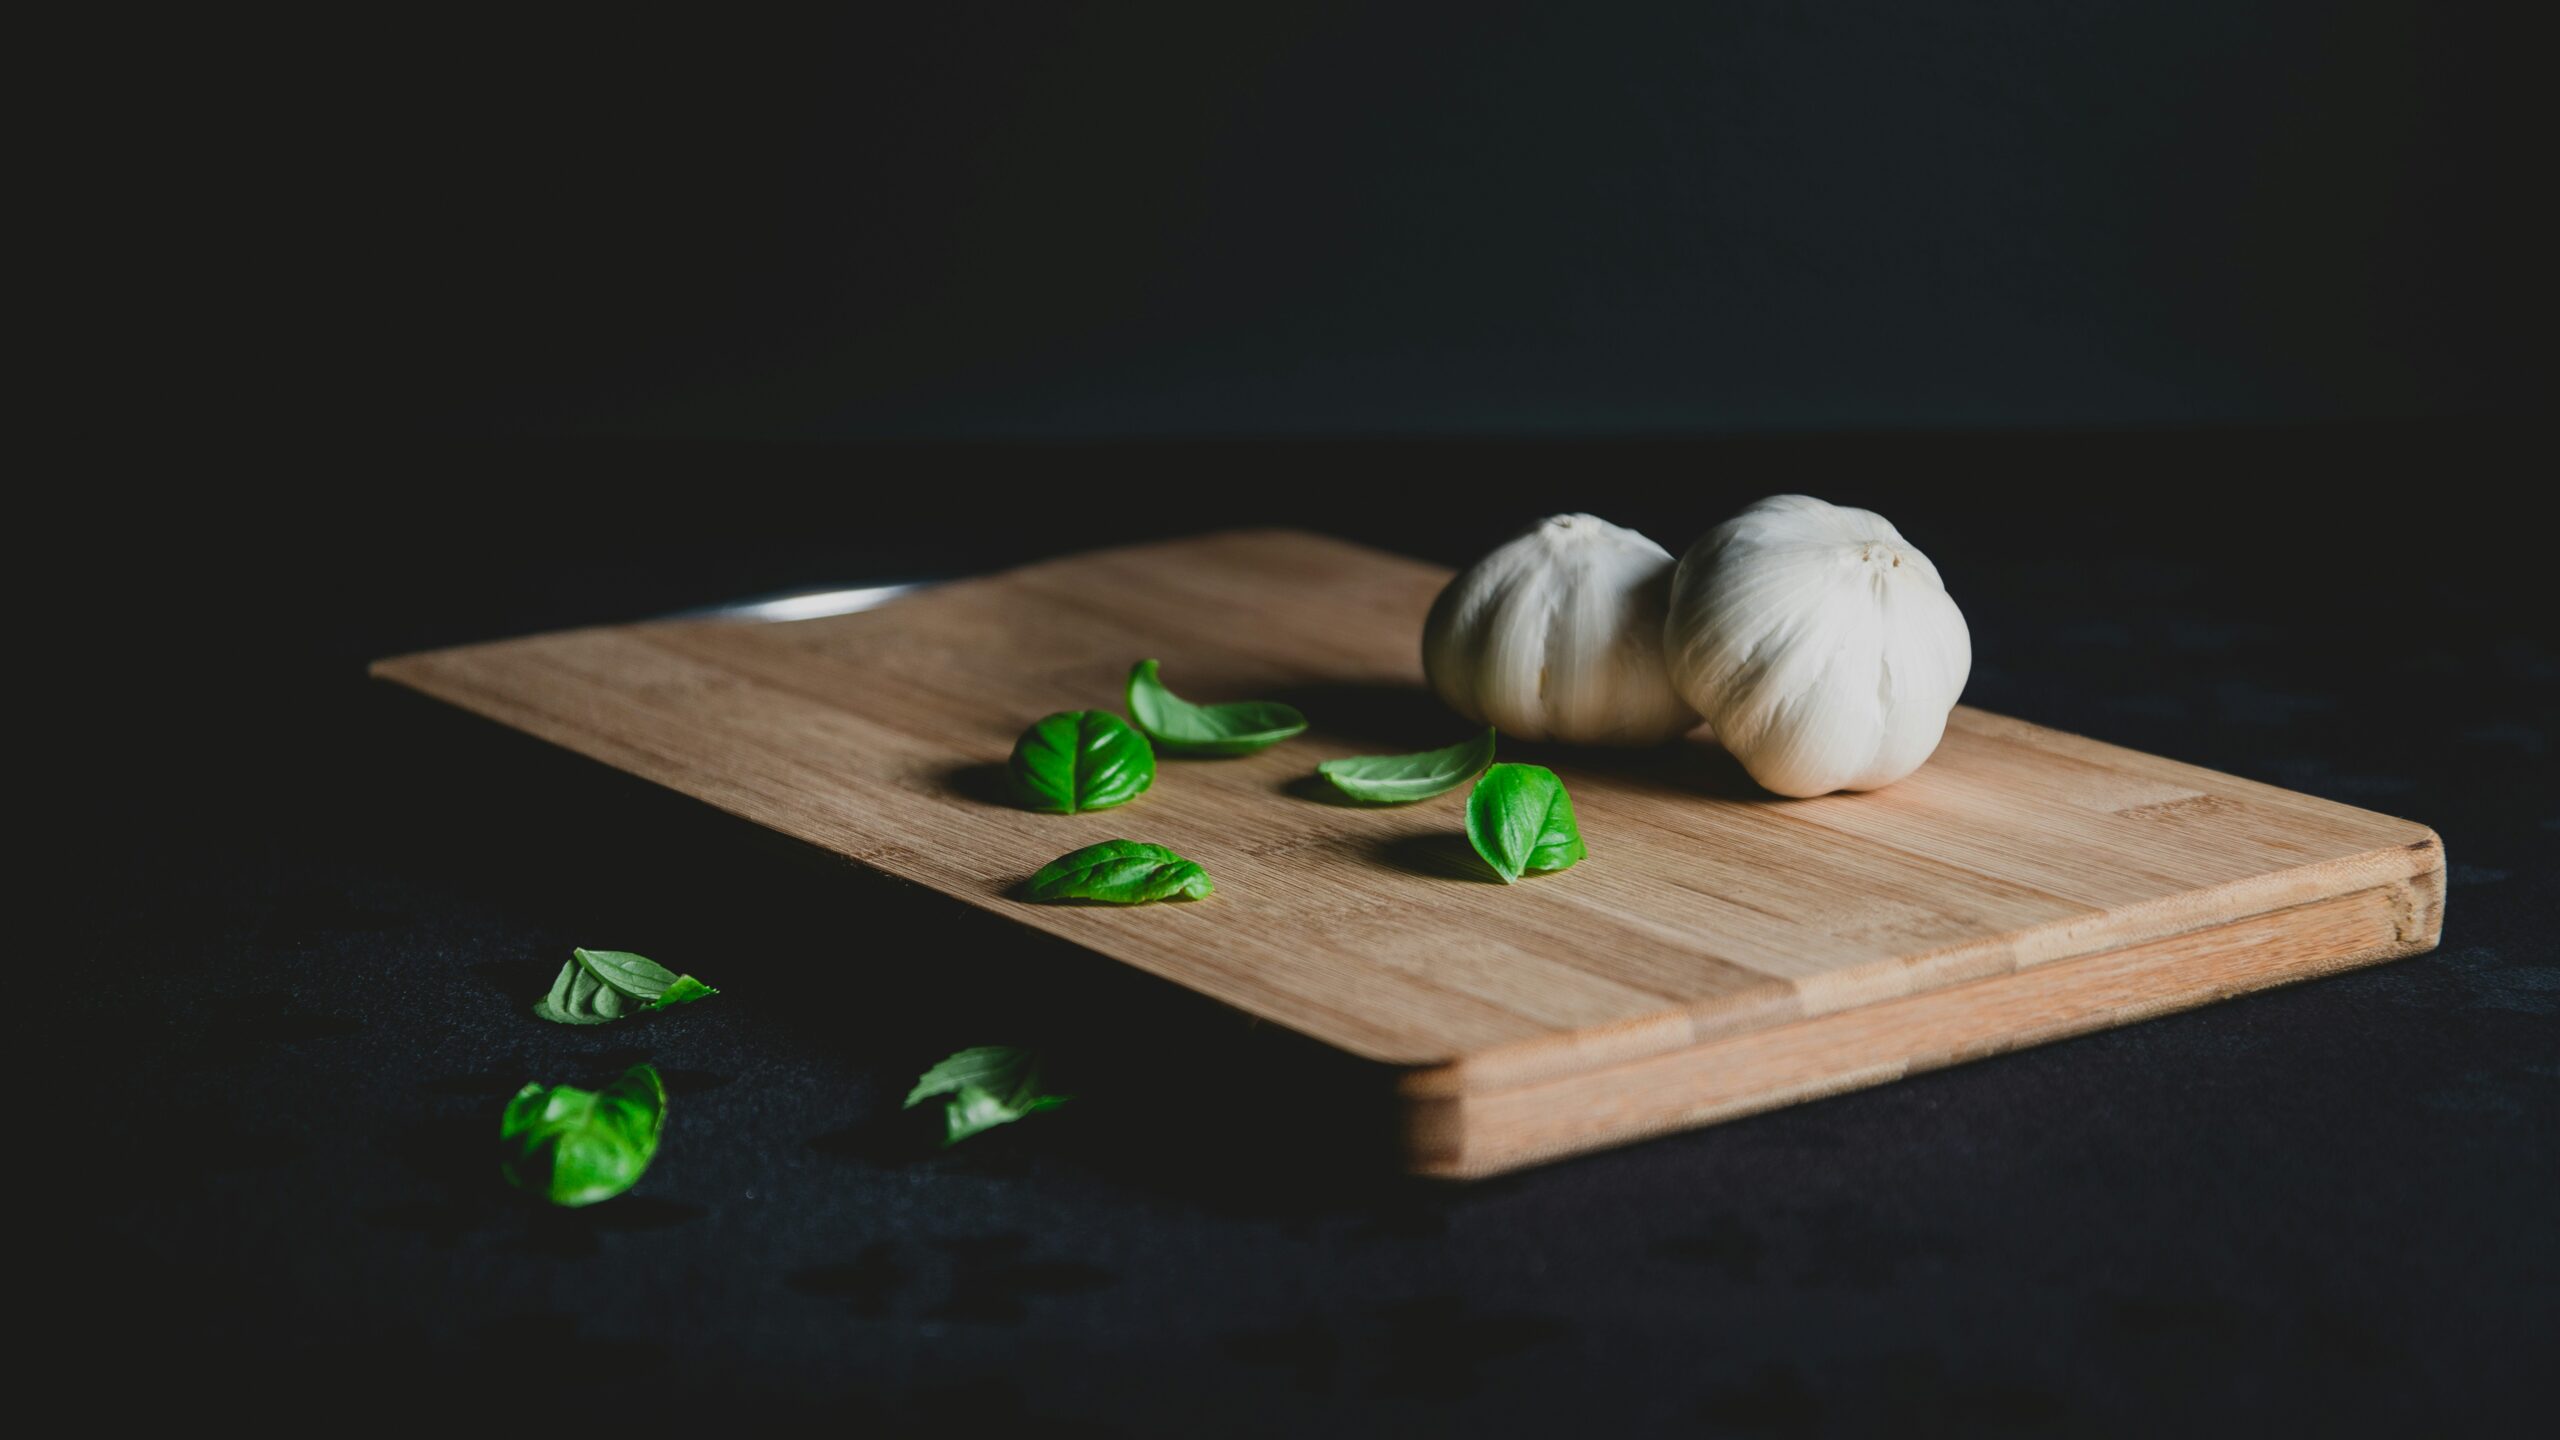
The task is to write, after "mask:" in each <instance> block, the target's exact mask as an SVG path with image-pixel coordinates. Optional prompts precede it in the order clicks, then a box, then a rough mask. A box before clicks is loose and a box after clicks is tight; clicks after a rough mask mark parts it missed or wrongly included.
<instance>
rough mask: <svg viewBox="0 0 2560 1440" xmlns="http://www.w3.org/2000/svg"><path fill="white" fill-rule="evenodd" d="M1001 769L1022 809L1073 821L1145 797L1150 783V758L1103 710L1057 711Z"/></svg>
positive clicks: (1025, 735) (1140, 740) (1016, 745)
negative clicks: (1083, 814) (1083, 812)
mask: <svg viewBox="0 0 2560 1440" xmlns="http://www.w3.org/2000/svg"><path fill="white" fill-rule="evenodd" d="M1005 768H1006V771H1007V773H1009V774H1010V775H1011V776H1012V779H1013V794H1014V798H1015V799H1016V800H1019V801H1020V802H1021V803H1022V806H1023V808H1024V809H1027V810H1038V811H1040V812H1042V813H1043V814H1048V815H1073V814H1075V813H1076V812H1078V811H1080V810H1108V809H1110V808H1111V807H1112V806H1114V805H1126V804H1127V803H1129V802H1130V801H1132V800H1135V799H1137V798H1138V797H1139V796H1140V795H1143V794H1145V793H1146V789H1147V787H1148V786H1149V785H1152V784H1154V783H1155V779H1156V753H1155V751H1154V750H1152V749H1150V748H1148V746H1147V737H1145V736H1144V735H1141V734H1139V733H1138V732H1137V731H1135V730H1132V729H1130V728H1129V722H1128V721H1126V720H1123V719H1121V718H1120V717H1119V716H1117V715H1114V714H1112V713H1111V712H1110V711H1108V710H1061V711H1059V712H1058V713H1057V714H1055V715H1043V716H1041V717H1040V718H1039V719H1038V720H1036V721H1034V722H1032V725H1031V728H1030V729H1028V730H1025V731H1023V732H1022V738H1021V739H1019V740H1016V741H1014V742H1013V758H1012V759H1011V760H1010V761H1008V762H1007V763H1006V766H1005Z"/></svg>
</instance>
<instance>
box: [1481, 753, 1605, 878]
mask: <svg viewBox="0 0 2560 1440" xmlns="http://www.w3.org/2000/svg"><path fill="white" fill-rule="evenodd" d="M1467 842H1468V843H1469V844H1471V845H1473V846H1475V847H1476V853H1477V854H1479V855H1481V856H1483V857H1484V863H1486V864H1487V865H1490V866H1492V867H1493V871H1494V873H1495V874H1497V875H1499V876H1501V877H1502V883H1504V884H1506V885H1508V884H1510V883H1511V882H1512V881H1514V880H1517V879H1519V878H1520V877H1521V875H1522V874H1524V873H1526V872H1528V871H1531V870H1562V869H1564V868H1566V867H1567V866H1570V865H1572V864H1573V863H1574V862H1575V861H1577V860H1580V859H1581V858H1582V857H1583V855H1584V853H1585V851H1584V849H1583V844H1582V831H1581V829H1580V828H1579V827H1577V826H1576V825H1575V824H1574V823H1573V797H1571V796H1569V795H1567V794H1565V791H1564V782H1563V781H1562V780H1559V779H1557V778H1556V772H1554V771H1553V770H1550V769H1548V768H1547V767H1546V766H1544V765H1496V766H1494V767H1493V768H1491V769H1489V770H1487V771H1485V772H1484V778H1482V779H1480V780H1478V781H1476V788H1475V789H1474V790H1472V791H1470V792H1468V794H1467Z"/></svg>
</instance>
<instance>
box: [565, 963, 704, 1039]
mask: <svg viewBox="0 0 2560 1440" xmlns="http://www.w3.org/2000/svg"><path fill="white" fill-rule="evenodd" d="M719 993H720V992H719V991H718V990H715V989H713V988H712V987H710V986H708V985H705V984H703V983H702V982H701V981H699V980H696V979H694V978H693V977H692V976H690V975H678V974H677V973H676V972H674V971H673V970H670V969H668V968H667V967H666V966H664V965H661V964H659V963H658V962H657V961H655V960H652V959H650V958H649V957H648V956H646V955H634V954H632V953H631V952H630V951H628V950H576V951H572V952H571V953H570V956H569V961H568V963H567V964H565V965H562V966H561V967H560V975H559V978H557V979H555V980H553V981H552V982H551V993H550V994H548V995H545V996H543V997H542V999H540V1000H539V1001H536V1002H535V1004H534V1007H533V1013H534V1014H536V1015H539V1016H541V1017H542V1018H543V1019H545V1020H549V1021H553V1022H555V1023H557V1024H561V1025H602V1024H605V1023H606V1022H608V1021H613V1020H619V1019H621V1018H623V1017H624V1016H626V1015H629V1014H632V1013H633V1012H634V1011H636V1010H664V1009H666V1008H667V1007H668V1006H670V1005H683V1004H687V1003H689V1002H691V1001H695V1000H701V999H704V998H706V997H709V996H713V995H717V994H719Z"/></svg>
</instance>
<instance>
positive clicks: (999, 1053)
mask: <svg viewBox="0 0 2560 1440" xmlns="http://www.w3.org/2000/svg"><path fill="white" fill-rule="evenodd" d="M1040 1069H1041V1065H1040V1057H1039V1056H1037V1055H1035V1054H1033V1053H1032V1052H1030V1051H1028V1050H1023V1049H1019V1048H1017V1047H1015V1046H1011V1045H980V1046H978V1047H976V1048H974V1049H969V1050H963V1051H961V1052H959V1053H958V1054H956V1055H952V1056H949V1057H947V1058H945V1059H944V1060H943V1061H942V1062H941V1063H939V1064H937V1065H935V1066H934V1067H933V1068H932V1069H930V1070H927V1071H926V1072H924V1074H923V1075H922V1076H921V1077H919V1078H918V1079H917V1081H916V1084H915V1088H914V1089H912V1090H910V1091H908V1092H907V1103H906V1104H905V1106H903V1107H902V1108H904V1109H908V1110H912V1109H914V1108H915V1107H917V1106H918V1105H921V1104H923V1103H924V1102H925V1101H927V1100H930V1099H932V1098H934V1097H935V1096H937V1095H948V1096H950V1097H951V1099H950V1102H949V1103H948V1104H947V1105H946V1106H945V1107H944V1109H943V1136H942V1143H943V1144H945V1145H957V1144H959V1143H960V1142H961V1141H963V1140H966V1139H968V1138H969V1137H970V1136H972V1135H975V1134H977V1133H978V1132H980V1131H982V1130H992V1129H994V1128H995V1127H996V1126H998V1125H1009V1124H1011V1123H1013V1122H1014V1121H1016V1120H1019V1119H1021V1118H1022V1117H1023V1116H1025V1115H1030V1114H1034V1113H1036V1112H1038V1111H1042V1110H1047V1109H1050V1108H1051V1107H1053V1106H1058V1105H1064V1104H1065V1103H1067V1098H1068V1097H1066V1096H1064V1095H1053V1094H1050V1093H1049V1092H1048V1089H1047V1087H1046V1086H1045V1085H1044V1084H1042V1082H1041V1075H1040Z"/></svg>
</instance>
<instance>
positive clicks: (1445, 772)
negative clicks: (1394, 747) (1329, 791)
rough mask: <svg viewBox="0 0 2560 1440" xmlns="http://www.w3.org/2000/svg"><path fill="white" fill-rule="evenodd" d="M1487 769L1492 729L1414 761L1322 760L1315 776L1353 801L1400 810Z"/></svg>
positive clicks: (1391, 757)
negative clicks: (1324, 780)
mask: <svg viewBox="0 0 2560 1440" xmlns="http://www.w3.org/2000/svg"><path fill="white" fill-rule="evenodd" d="M1492 763H1493V727H1492V726H1490V725H1488V726H1486V727H1485V731H1484V733H1483V734H1482V735H1479V736H1477V737H1475V738H1474V739H1472V740H1461V741H1459V742H1458V743H1457V744H1455V745H1451V746H1447V747H1445V748H1443V749H1439V750H1425V751H1423V752H1421V753H1420V754H1418V755H1354V756H1350V757H1347V758H1345V759H1341V760H1327V761H1326V762H1324V763H1323V764H1321V765H1318V766H1317V767H1316V773H1317V774H1319V775H1322V776H1323V777H1324V778H1326V779H1327V780H1330V781H1332V782H1333V788H1334V789H1336V790H1339V791H1341V792H1342V793H1343V794H1345V795H1348V796H1350V797H1351V798H1352V799H1354V800H1365V801H1368V802H1369V803H1370V804H1372V805H1402V804H1406V803H1408V802H1410V801H1415V800H1428V799H1430V798H1431V797H1432V796H1434V795H1445V794H1447V793H1448V792H1450V791H1452V790H1455V789H1457V788H1458V787H1459V786H1461V785H1464V784H1465V783H1467V781H1468V780H1470V779H1472V778H1474V776H1475V773H1476V772H1477V771H1479V770H1482V769H1483V768H1484V767H1486V766H1487V765H1490V764H1492Z"/></svg>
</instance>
